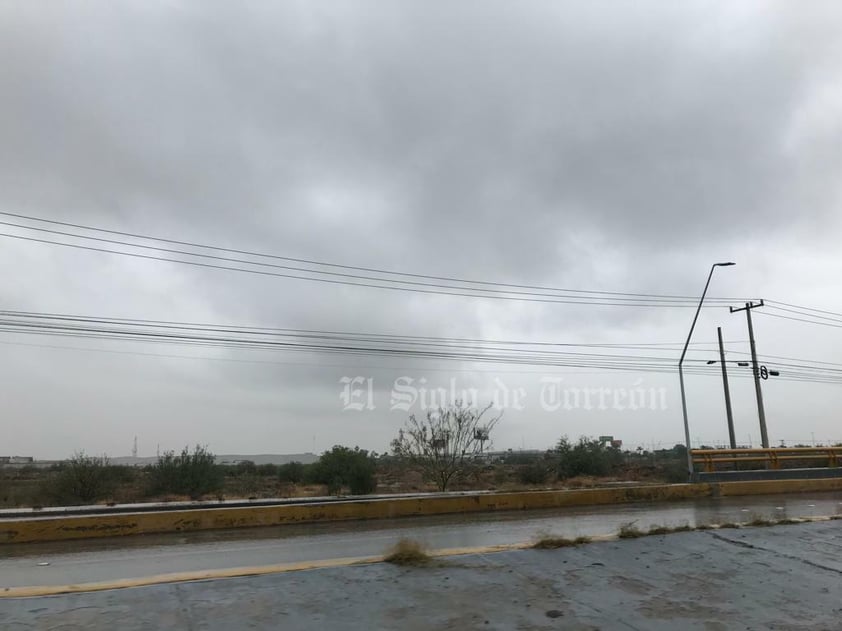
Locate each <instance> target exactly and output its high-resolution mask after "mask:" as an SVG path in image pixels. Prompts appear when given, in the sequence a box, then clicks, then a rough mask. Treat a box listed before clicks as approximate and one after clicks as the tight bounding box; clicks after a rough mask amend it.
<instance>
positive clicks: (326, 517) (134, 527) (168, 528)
mask: <svg viewBox="0 0 842 631" xmlns="http://www.w3.org/2000/svg"><path fill="white" fill-rule="evenodd" d="M839 490H842V479H839V478H837V479H824V480H764V481H753V482H723V483H713V484H664V485H647V486H632V487H610V488H594V489H575V490H565V491H521V492H511V493H481V494H476V495H454V496H442V495H431V496H430V497H423V496H421V497H417V496H416V497H408V498H394V499H385V498H380V499H375V500H364V499H363V500H360V499H355V500H349V501H339V502H325V503H308V504H284V505H278V506H249V507H238V508H201V509H192V510H175V511H165V512H158V513H154V512H153V513H149V512H144V513H122V514H106V515H84V516H61V517H33V518H26V519H3V520H0V544H4V543H5V544H12V543H31V542H41V541H64V540H71V539H86V538H92V537H113V536H122V535H140V534H152V533H168V532H192V531H198V530H224V529H230V528H248V527H255V526H277V525H283V524H293V523H308V522H323V521H349V520H364V519H384V518H396V517H413V516H422V515H444V514H452V513H476V512H490V511H515V510H529V509H542V508H543V509H547V508H563V507H570V506H598V505H605V504H623V503H628V502H662V501H678V500H687V499H695V498H702V497H712V496H720V495H721V496H735V495H764V494H774V493H798V492H809V491H812V492H817V491H839Z"/></svg>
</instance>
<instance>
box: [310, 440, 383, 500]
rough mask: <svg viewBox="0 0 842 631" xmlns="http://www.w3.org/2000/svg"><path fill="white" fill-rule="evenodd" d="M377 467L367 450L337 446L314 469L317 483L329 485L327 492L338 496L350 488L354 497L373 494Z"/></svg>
mask: <svg viewBox="0 0 842 631" xmlns="http://www.w3.org/2000/svg"><path fill="white" fill-rule="evenodd" d="M375 470H376V467H375V461H374V458H372V457H371V456H370V455H369V454H368V452H367V451H366V450H365V449H360V448H359V447H354V448H353V449H350V448H348V447H342V446H339V445H337V446H335V447H334V448H333V449H331V450H330V451H326V452H325V453H323V454H322V456H321V458H319V461H318V462H317V463H315V465H313V467H312V476H313V480H314V481H315V482H318V483H320V484H326V485H327V492H328V493H330V494H331V495H338V494H340V493H341V492H342V489H343V488H348V489H349V490H350V492H351V493H352V494H353V495H366V494H368V493H372V492H373V491H374V489H375V488H376V486H377V482H376V480H375V478H374V473H375Z"/></svg>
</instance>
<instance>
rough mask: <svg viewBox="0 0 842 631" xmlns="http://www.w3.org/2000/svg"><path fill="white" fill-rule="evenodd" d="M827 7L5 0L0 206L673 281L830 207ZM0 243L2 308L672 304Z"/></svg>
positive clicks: (498, 270) (374, 256) (775, 241)
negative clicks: (239, 271) (559, 300)
mask: <svg viewBox="0 0 842 631" xmlns="http://www.w3.org/2000/svg"><path fill="white" fill-rule="evenodd" d="M839 13H840V11H839V9H838V7H837V6H836V5H834V4H832V3H824V4H821V3H812V4H811V5H810V10H809V11H802V10H798V11H796V10H795V9H793V8H791V7H790V6H789V5H786V4H775V3H756V4H751V3H741V4H739V5H736V6H731V5H730V4H728V3H709V2H700V3H682V4H680V5H678V4H675V3H669V2H650V3H637V4H635V5H626V4H620V3H615V4H612V5H607V4H604V3H564V2H562V3H559V2H532V3H509V2H461V3H436V4H431V3H422V2H388V3H384V2H354V3H350V4H344V5H314V4H313V3H309V2H300V3H293V2H288V3H282V4H281V3H278V4H275V5H270V4H268V3H266V4H258V3H253V4H249V5H237V6H235V5H234V4H231V3H195V4H191V3H173V4H152V3H134V4H132V3H86V4H84V5H77V6H71V5H68V4H54V5H51V6H49V7H47V6H44V5H38V4H31V3H17V4H15V3H6V4H5V5H3V7H2V8H0V14H2V19H0V94H2V100H0V140H2V146H3V150H2V154H0V190H2V193H0V207H2V209H3V210H10V211H13V212H26V213H30V214H33V215H38V216H46V217H51V218H59V219H69V220H72V221H80V222H82V223H90V224H93V225H99V226H103V227H113V228H122V229H129V230H134V231H139V232H145V233H150V234H155V235H161V236H171V237H174V238H183V239H189V240H195V241H199V242H209V243H214V244H218V245H228V246H233V247H239V248H247V249H255V250H261V251H267V252H274V253H278V254H283V255H290V256H303V257H307V258H312V259H320V260H328V261H335V262H343V263H350V264H357V265H371V266H376V267H384V268H393V269H401V270H408V271H421V272H427V273H435V274H445V275H456V276H464V277H469V278H481V279H493V280H508V281H513V282H527V283H530V284H536V283H544V284H552V285H556V286H571V287H581V288H600V289H609V290H611V289H615V290H628V291H636V290H651V291H670V292H673V291H675V292H678V293H682V294H684V293H688V291H689V292H696V291H698V289H699V288H697V287H696V284H697V283H698V282H699V280H700V279H699V278H698V277H699V275H700V270H704V268H705V267H706V266H707V265H709V263H710V260H711V258H714V259H717V258H719V257H720V256H721V257H722V258H732V256H733V254H734V253H735V252H743V253H745V252H747V251H748V249H749V248H752V247H755V248H759V247H761V246H760V245H759V244H764V245H765V246H766V248H767V249H768V250H772V249H776V248H777V249H778V250H779V251H783V250H785V249H787V248H790V249H792V243H790V242H789V241H786V239H788V238H789V237H790V236H791V235H792V234H797V233H799V231H808V232H813V233H814V234H815V235H816V237H817V238H818V239H822V238H824V239H829V238H830V236H829V235H833V234H838V213H837V211H836V206H837V204H838V201H839V198H840V196H839V188H838V183H837V181H836V180H837V178H836V174H837V173H838V169H839V167H840V166H842V164H840V154H839V152H838V146H839V142H838V141H840V140H842V138H840V132H842V130H840V127H839V125H838V124H834V123H833V121H834V120H836V121H838V120H839V112H840V107H842V98H840V96H839V92H838V88H837V87H836V86H838V85H839V81H838V79H839V77H838V73H839V71H838V69H839V67H842V66H841V65H840V63H842V54H840V46H839V44H838V42H839V41H840V38H839V37H838V35H839V33H838V30H837V29H836V28H835V27H834V26H833V25H834V24H838V23H839V18H840V15H839ZM33 248H35V249H33ZM796 251H797V248H796ZM7 252H9V254H8V255H7V256H9V257H11V256H13V255H14V257H25V258H26V260H27V261H28V266H29V267H28V268H27V269H28V271H25V272H23V273H22V276H21V277H19V278H15V279H13V280H6V281H4V282H3V284H2V285H0V296H2V297H3V298H4V299H5V300H6V301H8V302H9V303H10V304H11V306H12V307H16V306H18V305H21V306H31V307H37V308H42V309H45V310H66V311H86V312H103V313H109V314H114V315H127V316H138V317H143V316H149V317H162V316H167V317H182V318H184V319H203V320H207V321H216V322H245V323H256V324H264V325H278V326H292V327H296V326H300V327H305V326H306V327H308V328H332V329H343V330H363V331H375V332H394V333H401V332H406V331H418V332H422V333H425V334H448V335H450V334H453V335H476V334H477V332H480V333H481V334H483V335H507V336H508V337H519V338H533V339H542V338H546V337H552V338H554V339H559V338H560V337H564V338H565V339H566V338H576V337H581V338H582V339H585V338H587V339H594V338H603V337H614V336H616V335H621V334H624V333H626V332H628V331H632V332H635V331H636V334H637V335H648V336H652V335H659V334H660V330H661V327H666V326H669V325H670V323H671V322H673V319H674V317H675V314H673V313H669V314H667V313H656V314H653V313H652V312H651V311H646V312H641V311H628V310H613V311H612V310H597V311H595V310H593V309H585V308H570V309H565V310H563V311H562V310H560V309H559V308H556V307H548V306H541V305H535V304H533V305H526V306H524V305H516V304H509V303H489V302H487V301H486V302H477V301H460V300H458V299H453V298H450V299H447V298H432V297H428V296H418V295H401V294H394V293H391V292H384V291H376V290H361V289H351V288H338V287H332V286H329V287H322V286H317V285H309V284H304V283H301V282H299V281H271V280H267V279H262V278H253V277H244V276H240V275H236V274H231V273H223V272H208V271H198V270H192V269H188V268H180V267H176V266H169V265H166V264H157V263H151V262H148V263H141V262H136V261H134V262H127V261H117V262H115V261H113V260H111V259H107V258H106V257H104V256H103V255H96V254H82V253H73V252H63V251H57V250H50V251H49V252H47V246H28V247H24V246H21V245H20V244H16V245H14V246H10V249H8V250H7ZM740 269H742V268H740ZM770 274H772V272H770ZM761 280H764V279H761V278H758V277H756V276H755V277H752V278H751V279H750V281H751V282H749V280H745V281H730V284H728V283H729V281H728V280H727V279H725V280H723V281H722V282H723V284H722V285H720V286H724V287H726V288H727V291H730V292H732V293H735V294H755V293H756V292H757V291H759V290H757V287H758V285H759V284H760V281H761ZM769 286H771V287H774V285H773V284H767V285H765V287H769ZM688 287H690V288H689V289H688ZM723 291H726V290H723ZM727 291H726V293H727ZM684 315H685V314H684V313H681V314H680V317H681V318H682V320H681V321H682V326H680V327H679V326H676V327H675V331H676V333H673V332H672V329H667V330H668V331H669V334H668V335H667V333H664V335H667V337H680V334H679V333H677V332H678V331H680V330H683V328H684V326H685V324H684V319H686V318H684ZM310 359H311V358H307V357H305V358H304V360H303V361H304V363H306V362H307V361H309V360H310ZM255 366H258V367H256V368H253V369H246V368H245V367H242V366H241V367H238V366H237V365H235V364H231V365H227V364H218V365H216V364H215V365H214V367H213V368H212V369H211V371H212V372H213V373H214V374H223V375H225V376H226V377H229V378H230V383H231V384H232V385H231V392H232V395H231V396H232V397H234V399H235V400H237V401H245V400H246V399H248V397H249V396H250V395H249V394H248V393H252V394H255V393H257V392H265V391H267V390H271V388H272V384H273V383H278V382H284V381H285V382H286V383H288V384H306V383H307V382H308V380H311V379H314V378H316V376H318V375H321V374H322V373H321V372H320V371H319V370H318V369H313V368H307V367H306V366H303V367H299V368H297V369H293V368H289V367H286V368H285V367H283V366H282V365H278V366H276V367H275V368H272V369H267V370H268V372H267V370H264V369H262V368H260V367H259V365H255ZM179 370H182V369H179ZM185 370H187V371H188V372H189V371H194V372H195V371H196V370H197V369H196V368H195V367H194V368H192V369H185ZM36 372H37V371H36ZM106 372H107V371H106ZM33 374H35V373H33ZM103 378H105V379H106V380H107V378H108V377H107V375H106V376H105V377H103ZM334 385H335V384H331V385H330V386H328V385H325V386H324V389H325V392H328V391H329V395H326V396H330V397H334V396H335V392H334V391H333V390H330V388H333V387H334ZM290 387H291V386H290ZM308 392H309V391H308ZM301 396H302V397H304V396H305V395H304V394H302V395H301ZM306 396H307V397H311V398H312V397H313V396H315V395H313V394H312V392H309V393H308V394H306ZM309 400H310V399H308V401H309Z"/></svg>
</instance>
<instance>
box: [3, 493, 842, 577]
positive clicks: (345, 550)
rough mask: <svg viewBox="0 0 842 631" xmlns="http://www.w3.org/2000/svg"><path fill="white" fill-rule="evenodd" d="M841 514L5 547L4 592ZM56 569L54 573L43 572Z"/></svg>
mask: <svg viewBox="0 0 842 631" xmlns="http://www.w3.org/2000/svg"><path fill="white" fill-rule="evenodd" d="M836 514H842V492H834V493H815V494H790V495H770V496H752V497H728V498H704V499H698V500H688V501H683V502H672V503H669V504H666V503H635V504H622V505H612V506H597V507H576V508H567V509H553V510H541V511H519V512H501V513H483V514H470V515H442V516H436V517H421V518H404V519H391V520H375V521H365V522H360V521H357V522H345V523H324V524H297V525H287V526H276V527H271V528H250V529H243V530H235V531H215V532H199V533H186V534H184V533H182V534H167V535H144V536H135V537H122V538H110V539H98V540H97V539H93V540H89V541H77V542H61V543H44V544H26V545H14V546H0V559H2V560H0V586H2V587H11V586H20V585H56V584H68V583H76V582H91V581H103V580H114V579H118V578H136V577H141V576H149V575H154V574H161V573H170V572H186V571H195V570H207V569H221V568H229V567H242V566H253V565H267V564H275V563H288V562H297V561H315V560H322V559H331V558H341V557H357V556H369V555H377V554H382V553H383V552H384V551H385V550H386V549H387V548H388V547H389V546H390V545H392V544H393V543H394V542H396V541H397V540H398V539H400V538H402V537H411V538H413V539H417V540H419V541H421V542H423V543H425V544H426V545H428V546H429V547H431V548H434V549H435V548H438V549H441V548H458V547H475V546H487V545H501V544H511V543H520V542H525V541H530V540H532V539H534V538H536V537H537V536H538V535H541V534H545V533H552V534H558V535H564V536H571V537H572V536H578V535H591V536H593V535H606V534H612V533H615V532H617V530H619V528H620V526H621V525H623V524H627V523H629V522H633V523H634V525H635V526H636V527H638V528H640V529H642V530H646V529H648V528H650V527H652V526H661V525H667V526H680V525H684V524H687V525H690V526H696V525H699V524H712V523H714V524H716V523H728V522H749V521H751V520H753V519H755V518H758V517H762V518H774V519H783V518H794V517H815V516H825V515H836ZM44 563H48V564H49V565H39V564H44Z"/></svg>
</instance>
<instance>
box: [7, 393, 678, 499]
mask: <svg viewBox="0 0 842 631" xmlns="http://www.w3.org/2000/svg"><path fill="white" fill-rule="evenodd" d="M499 421H500V417H499V416H498V415H495V414H493V408H491V407H490V406H488V407H485V408H472V407H469V406H465V405H463V404H462V403H457V404H455V405H453V406H451V407H448V408H442V409H439V410H436V411H432V412H430V413H429V414H425V415H424V416H423V417H415V416H412V417H410V419H409V420H408V421H407V423H406V425H405V426H404V427H403V428H402V429H401V430H400V431H399V432H398V434H397V436H396V438H395V439H394V440H393V441H392V443H391V450H390V452H389V453H384V454H378V453H375V452H370V451H366V450H365V449H360V448H359V447H348V446H343V445H336V446H334V447H333V448H331V449H330V450H328V451H326V452H324V453H323V454H321V456H320V457H319V458H318V460H317V461H316V462H312V463H301V462H289V463H286V464H282V465H275V464H261V465H258V464H255V463H254V462H250V461H248V460H246V461H242V462H237V463H233V464H218V463H217V459H216V457H215V456H214V454H213V453H212V452H211V451H210V450H209V449H208V448H207V446H203V445H196V446H194V447H193V448H192V449H191V448H189V447H184V448H183V449H182V450H181V451H179V452H166V453H164V454H162V455H161V456H160V457H159V458H158V459H157V461H156V462H155V463H153V464H151V465H147V466H143V467H130V466H123V465H114V464H112V463H111V462H110V461H109V459H108V457H107V456H105V455H88V454H85V453H84V452H78V453H75V454H73V455H72V456H71V457H70V458H68V460H66V461H64V462H61V463H58V464H55V465H52V466H50V467H47V468H42V467H38V466H34V465H6V466H2V467H0V508H13V507H43V506H55V505H81V504H94V503H100V504H111V503H120V504H122V503H127V502H143V501H176V500H191V499H193V500H197V499H203V500H210V501H214V500H223V499H229V500H230V499H258V498H277V497H280V498H295V497H315V496H324V495H366V494H370V493H384V494H389V493H411V492H428V491H436V490H438V491H464V490H498V491H514V490H521V489H564V488H590V487H596V486H601V485H605V484H612V483H627V482H638V483H644V484H645V483H664V482H683V481H685V480H686V471H685V467H686V457H685V450H684V447H683V446H682V445H676V446H675V447H674V448H672V449H662V450H656V451H644V450H636V451H628V450H625V451H624V450H623V449H622V448H621V446H620V445H619V444H618V443H616V442H612V441H610V440H599V439H596V438H593V437H587V436H582V437H579V438H578V439H575V440H572V439H570V438H569V437H567V436H562V437H560V438H559V440H558V441H557V442H556V444H555V445H553V446H552V447H550V448H549V449H547V450H545V451H529V452H525V451H512V450H509V451H506V452H493V451H491V449H492V447H493V438H494V430H495V427H496V426H497V424H498V422H499ZM278 450H279V451H280V449H278Z"/></svg>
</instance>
